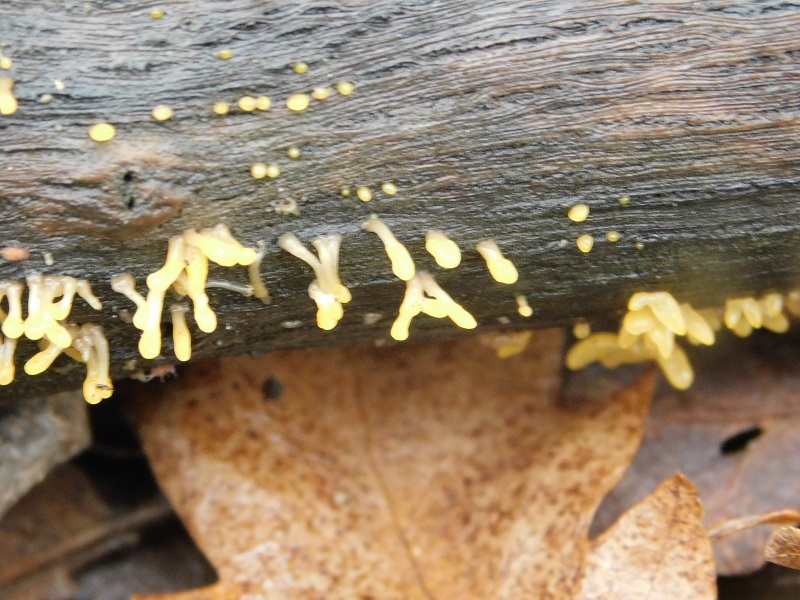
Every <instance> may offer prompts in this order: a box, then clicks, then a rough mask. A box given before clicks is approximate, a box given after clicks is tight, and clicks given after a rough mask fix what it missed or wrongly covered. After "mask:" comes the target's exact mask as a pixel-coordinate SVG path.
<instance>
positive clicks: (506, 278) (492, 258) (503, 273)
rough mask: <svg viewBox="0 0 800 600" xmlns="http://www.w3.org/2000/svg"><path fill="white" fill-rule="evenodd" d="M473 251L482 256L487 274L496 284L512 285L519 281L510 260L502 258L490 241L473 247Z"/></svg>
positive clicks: (498, 249) (515, 269) (496, 247)
mask: <svg viewBox="0 0 800 600" xmlns="http://www.w3.org/2000/svg"><path fill="white" fill-rule="evenodd" d="M475 249H476V250H477V251H478V252H479V253H480V255H481V256H483V258H484V260H485V261H486V266H487V267H489V273H491V274H492V277H493V278H494V280H495V281H497V282H498V283H505V284H512V283H516V281H517V279H519V274H518V273H517V268H516V267H515V266H514V263H512V262H511V261H510V260H508V259H507V258H506V257H504V256H503V253H502V252H501V251H500V248H499V247H498V245H497V244H496V243H495V242H493V241H492V240H484V241H482V242H480V243H478V245H477V246H475Z"/></svg>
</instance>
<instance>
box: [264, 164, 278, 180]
mask: <svg viewBox="0 0 800 600" xmlns="http://www.w3.org/2000/svg"><path fill="white" fill-rule="evenodd" d="M280 174H281V168H280V166H278V165H276V164H275V163H272V164H270V165H269V166H268V167H267V177H270V178H272V179H275V178H276V177H277V176H278V175H280Z"/></svg>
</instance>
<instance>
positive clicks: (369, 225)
mask: <svg viewBox="0 0 800 600" xmlns="http://www.w3.org/2000/svg"><path fill="white" fill-rule="evenodd" d="M361 228H362V229H364V230H366V231H371V232H372V233H374V234H376V235H377V236H378V237H379V238H381V241H382V242H383V245H384V248H385V249H386V254H387V255H388V256H389V260H390V261H391V263H392V272H393V273H394V274H395V275H396V276H397V277H399V278H400V279H402V280H403V281H409V280H410V279H411V278H412V277H414V273H415V271H416V269H415V267H414V261H413V260H412V259H411V255H410V254H409V253H408V250H407V249H406V247H405V246H404V245H403V244H401V243H400V242H398V241H397V238H395V237H394V234H393V233H392V232H391V230H390V229H389V228H388V227H387V226H386V224H385V223H384V222H383V221H381V220H380V219H379V218H378V217H377V215H370V216H369V218H367V220H365V221H364V222H363V223H362V224H361Z"/></svg>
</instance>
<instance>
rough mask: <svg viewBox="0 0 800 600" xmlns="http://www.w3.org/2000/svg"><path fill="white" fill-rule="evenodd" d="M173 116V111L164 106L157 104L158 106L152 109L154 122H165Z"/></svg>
mask: <svg viewBox="0 0 800 600" xmlns="http://www.w3.org/2000/svg"><path fill="white" fill-rule="evenodd" d="M174 114H175V111H174V110H172V109H171V108H170V107H169V106H167V105H166V104H159V105H158V106H156V107H154V108H153V118H154V119H155V120H156V121H166V120H168V119H171V118H172V115H174Z"/></svg>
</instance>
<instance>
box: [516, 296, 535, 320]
mask: <svg viewBox="0 0 800 600" xmlns="http://www.w3.org/2000/svg"><path fill="white" fill-rule="evenodd" d="M517 312H518V313H519V314H520V316H523V317H530V316H532V315H533V309H532V308H531V305H530V304H528V299H527V298H526V297H525V296H523V295H522V294H519V295H518V296H517Z"/></svg>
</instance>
